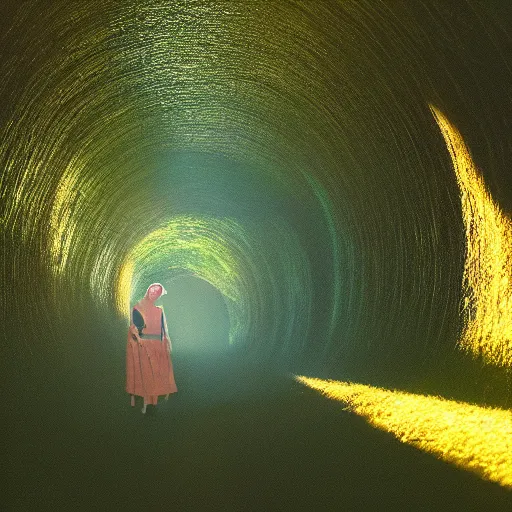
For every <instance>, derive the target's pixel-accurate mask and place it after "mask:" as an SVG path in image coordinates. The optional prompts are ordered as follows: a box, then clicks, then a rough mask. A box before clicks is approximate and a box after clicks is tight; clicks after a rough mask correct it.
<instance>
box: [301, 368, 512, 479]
mask: <svg viewBox="0 0 512 512" xmlns="http://www.w3.org/2000/svg"><path fill="white" fill-rule="evenodd" d="M295 380H297V381H298V382H300V383H301V384H304V385H305V386H308V387H310V388H312V389H315V390H317V391H320V392H321V393H322V394H324V395H325V396H327V397H329V398H332V399H334V400H339V401H340V402H343V403H344V404H345V405H346V409H347V410H349V411H351V412H354V413H356V414H358V415H360V416H363V417H364V418H365V419H366V420H367V421H368V422H369V423H370V424H371V425H373V426H374V427H377V428H379V429H381V430H385V431H387V432H390V433H392V434H393V435H394V436H395V437H396V438H397V439H398V440H400V441H401V442H403V443H406V444H410V445H412V446H414V447H415V448H419V449H420V450H423V451H425V452H428V453H431V454H432V455H435V456H436V457H438V458H439V459H442V460H444V461H446V462H450V463H452V464H455V465H456V466H458V467H460V468H463V469H466V470H470V471H473V472H475V473H477V474H478V475H479V476H480V477H481V478H483V479H485V480H490V481H492V482H496V483H498V484H500V485H502V486H504V487H508V488H512V412H511V411H507V410H502V409H494V408H490V407H479V406H476V405H471V404H467V403H463V402H455V401H452V400H446V399H443V398H440V397H433V396H425V395H415V394H411V393H405V392H399V391H394V390H386V389H381V388H376V387H373V386H368V385H364V384H354V383H349V382H339V381H333V380H321V379H316V378H309V377H304V376H295Z"/></svg>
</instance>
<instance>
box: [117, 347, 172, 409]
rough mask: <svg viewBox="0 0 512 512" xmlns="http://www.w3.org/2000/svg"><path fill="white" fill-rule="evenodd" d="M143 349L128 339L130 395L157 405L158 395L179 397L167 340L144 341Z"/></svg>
mask: <svg viewBox="0 0 512 512" xmlns="http://www.w3.org/2000/svg"><path fill="white" fill-rule="evenodd" d="M141 344H142V346H140V345H139V344H138V343H137V342H136V341H134V340H132V339H128V343H127V345H126V391H127V392H128V393H130V394H131V395H132V405H135V400H134V395H136V396H142V397H144V403H147V404H153V405H156V404H157V401H158V395H167V394H170V393H176V391H178V388H177V387H176V382H175V381H174V370H173V367H172V360H171V356H170V354H169V345H168V342H167V340H165V341H163V342H162V341H160V340H142V343H141Z"/></svg>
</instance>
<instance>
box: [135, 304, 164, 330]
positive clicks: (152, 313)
mask: <svg viewBox="0 0 512 512" xmlns="http://www.w3.org/2000/svg"><path fill="white" fill-rule="evenodd" d="M132 322H133V323H134V324H135V326H136V327H137V329H138V331H139V335H143V334H147V335H159V336H160V337H163V335H164V334H165V327H164V315H163V310H162V309H161V308H159V307H155V308H154V309H153V308H151V310H149V311H141V310H139V309H138V308H136V307H134V308H133V311H132Z"/></svg>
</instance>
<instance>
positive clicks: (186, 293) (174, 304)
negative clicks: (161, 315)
mask: <svg viewBox="0 0 512 512" xmlns="http://www.w3.org/2000/svg"><path fill="white" fill-rule="evenodd" d="M166 290H167V295H164V296H163V297H162V298H161V299H160V301H159V303H160V304H161V305H163V307H164V311H165V316H166V319H167V327H168V329H169V336H170V337H171V340H172V348H173V351H176V352H180V353H181V352H205V353H206V352H212V351H218V350H225V349H226V348H227V347H228V345H229V325H230V324H229V315H228V311H227V308H226V303H225V302H224V298H223V296H222V294H221V293H220V292H219V290H217V289H216V288H215V287H214V286H212V285H211V284H210V283H208V282H206V281H204V280H203V279H200V278H197V277H193V276H182V277H179V278H175V279H173V280H172V281H171V282H170V283H169V284H168V286H166Z"/></svg>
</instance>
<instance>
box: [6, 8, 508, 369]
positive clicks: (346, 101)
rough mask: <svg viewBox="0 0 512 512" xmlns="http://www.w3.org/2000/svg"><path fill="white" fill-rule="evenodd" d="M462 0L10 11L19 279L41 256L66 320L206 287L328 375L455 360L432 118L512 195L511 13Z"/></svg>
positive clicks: (453, 251)
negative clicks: (350, 363) (179, 280)
mask: <svg viewBox="0 0 512 512" xmlns="http://www.w3.org/2000/svg"><path fill="white" fill-rule="evenodd" d="M455 3H456V4H457V5H456V6H450V8H448V7H447V5H446V3H445V2H442V1H440V0H439V1H437V0H432V1H428V2H421V3H418V2H375V1H370V0H367V1H364V0H363V1H360V0H359V1H350V0H343V1H342V0H339V1H320V2H308V1H300V0H295V1H284V0H283V1H280V0H279V1H277V0H276V1H273V2H268V1H266V0H265V1H263V0H251V1H247V0H244V1H242V0H235V1H221V0H215V1H212V2H204V1H199V0H196V1H193V0H187V1H175V2H168V1H163V0H147V1H145V2H140V1H138V0H137V1H135V0H127V1H123V2H114V1H105V0H101V1H99V0H91V1H88V2H50V3H49V4H48V3H47V2H42V1H41V2H39V1H29V2H23V3H19V4H16V5H10V4H9V3H7V4H5V6H4V7H2V8H1V9H2V11H4V12H3V14H4V16H3V22H2V23H3V25H2V28H3V34H2V38H1V40H0V51H1V55H2V69H1V72H2V79H1V81H0V99H1V100H2V113H1V121H2V127H1V148H0V161H1V165H2V168H3V175H2V188H1V192H2V202H3V209H4V213H3V228H2V229H3V230H4V234H5V235H6V237H7V238H6V239H8V241H9V242H12V243H13V245H15V246H16V247H17V249H16V250H14V249H13V250H12V254H11V256H12V258H13V259H14V260H16V261H17V262H18V263H17V268H18V270H17V272H18V274H20V275H21V274H23V273H24V272H27V273H28V274H30V271H31V270H30V269H31V265H33V260H31V258H33V255H36V257H37V259H38V261H39V263H38V265H39V266H38V268H40V269H43V271H44V273H45V275H44V279H43V278H40V280H44V282H45V283H47V288H45V290H47V291H48V293H50V301H49V303H48V302H47V303H46V304H51V306H48V307H49V309H50V310H51V308H54V309H58V310H59V311H61V312H63V311H64V312H71V311H72V309H73V308H76V307H77V305H79V304H80V303H81V301H85V300H86V298H92V300H93V301H95V302H96V303H97V304H98V305H101V306H102V307H107V308H110V309H111V311H112V314H117V315H118V316H123V315H126V313H127V311H128V308H129V305H130V302H133V300H134V298H136V297H139V296H140V295H141V292H142V291H143V290H145V288H146V286H147V280H149V279H151V278H154V277H159V279H157V280H158V281H160V282H163V283H171V284H169V286H172V279H173V278H174V277H176V276H179V275H183V274H191V275H196V276H198V277H201V278H202V279H204V280H207V281H208V282H210V283H211V284H212V285H213V286H215V287H216V288H217V289H218V290H219V291H220V292H221V293H222V294H223V297H224V299H225V301H226V304H227V307H228V311H229V313H230V322H231V332H230V341H231V342H232V343H242V344H243V343H247V344H251V345H254V346H258V347H261V348H262V349H263V350H270V351H273V352H281V353H302V354H304V355H307V354H312V353H314V354H316V356H317V357H319V358H321V359H322V360H323V361H331V362H332V361H338V360H339V359H340V358H346V357H349V356H350V357H355V358H357V357H359V354H362V355H363V356H362V357H365V354H368V353H371V352H372V351H373V350H381V352H382V353H385V354H390V355H391V356H393V355H396V354H399V353H400V354H413V353H414V354H416V356H415V357H418V358H423V357H428V356H429V355H430V354H432V353H433V352H435V351H436V350H438V348H439V347H440V346H450V347H451V346H453V345H454V343H455V342H456V337H457V333H458V330H459V328H460V324H459V321H458V312H459V302H460V299H461V285H460V283H461V279H462V271H463V263H464V261H463V258H464V227H463V224H462V215H461V206H460V201H459V190H458V188H457V182H456V177H455V175H454V173H453V169H452V168H451V165H450V160H449V156H448V154H447V152H446V148H445V146H444V143H443V140H442V137H441V135H440V133H439V130H438V128H437V126H436V124H435V120H434V118H433V116H432V113H431V111H430V108H429V105H432V104H434V105H436V106H438V107H439V108H440V109H441V110H443V111H444V112H445V113H446V114H447V115H448V117H450V118H451V119H452V121H453V122H454V123H455V124H458V126H459V128H460V129H461V131H462V132H463V133H464V135H465V137H466V138H467V142H468V144H469V146H470V147H472V148H474V154H475V158H476V159H477V162H478V163H479V164H480V165H481V167H482V168H483V169H484V170H486V169H487V170H488V174H487V175H486V176H485V177H486V179H487V180H488V183H489V186H490V187H491V189H492V190H494V192H495V193H496V197H497V199H498V200H500V201H502V203H503V204H504V205H505V206H507V205H508V206H511V205H512V202H509V201H511V197H509V196H507V195H506V194H504V193H503V192H500V191H501V190H504V189H506V186H507V180H509V183H508V184H510V178H509V177H507V175H506V173H505V172H504V161H505V159H506V155H507V150H506V147H504V146H503V143H501V142H500V141H503V140H505V139H504V135H503V134H504V133H505V123H506V119H507V118H510V113H511V112H510V111H511V109H512V107H511V106H510V102H508V103H504V101H503V100H504V99H506V98H507V97H508V96H507V94H508V93H507V90H508V89H509V86H510V78H511V75H510V72H509V71H506V62H505V61H504V58H505V57H504V55H506V54H507V52H506V49H507V48H510V45H511V43H510V38H509V36H508V34H507V32H506V23H505V21H503V20H506V19H507V16H508V20H510V19H511V17H510V14H511V11H510V6H508V7H507V6H506V5H505V4H503V5H501V4H500V3H499V2H489V3H486V4H485V5H483V4H482V3H481V2H473V1H469V0H468V1H463V0H457V1H456V2H455ZM489 25H492V26H493V27H495V31H494V32H492V33H490V32H487V31H485V30H480V28H481V27H482V26H489ZM476 34H477V35H476ZM461 41H464V44H462V43H461ZM490 75H492V76H493V77H494V79H493V80H492V81H490V80H488V77H489V76H490ZM483 114H485V115H483ZM500 130H501V131H500ZM495 141H498V142H497V143H496V142H495ZM493 144H494V145H493ZM491 148H492V150H491ZM509 149H510V148H509ZM493 152H494V153H493ZM492 153H493V154H492ZM508 154H509V153H508ZM31 261H32V263H31ZM24 269H25V270H24ZM15 278H16V276H15V277H13V279H15ZM166 285H167V284H166ZM35 286H36V287H37V286H39V285H37V284H36V285H35ZM71 290H72V292H71ZM63 297H65V298H66V301H64V300H63ZM70 297H72V302H70V300H69V298H70ZM20 300H21V299H20ZM31 300H34V301H37V300H38V299H37V294H36V296H35V297H33V298H32V299H31ZM34 307H35V306H34ZM404 357H405V356H404ZM333 364H334V363H333Z"/></svg>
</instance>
